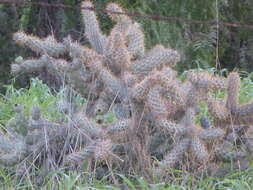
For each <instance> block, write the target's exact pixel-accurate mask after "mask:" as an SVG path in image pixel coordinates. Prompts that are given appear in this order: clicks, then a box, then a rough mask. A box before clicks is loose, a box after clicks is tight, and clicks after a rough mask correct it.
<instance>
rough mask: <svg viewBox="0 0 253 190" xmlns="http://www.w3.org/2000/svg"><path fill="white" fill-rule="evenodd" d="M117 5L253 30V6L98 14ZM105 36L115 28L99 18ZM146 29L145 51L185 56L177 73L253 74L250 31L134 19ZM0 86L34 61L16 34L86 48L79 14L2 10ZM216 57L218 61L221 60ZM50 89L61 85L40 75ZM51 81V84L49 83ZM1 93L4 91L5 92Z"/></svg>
mask: <svg viewBox="0 0 253 190" xmlns="http://www.w3.org/2000/svg"><path fill="white" fill-rule="evenodd" d="M29 1H31V2H39V1H40V2H47V3H64V4H67V5H77V6H78V5H80V2H81V1H80V0H29ZM110 1H113V2H117V3H120V4H121V5H122V6H123V7H125V8H126V9H127V10H129V11H138V12H140V13H143V14H154V15H162V16H175V17H182V18H188V19H196V20H202V21H210V20H219V21H224V22H232V23H240V24H242V25H246V24H247V25H253V19H252V18H253V1H252V0H244V1H240V0H229V1H228V0H213V1H209V0H202V1H196V0H188V1H185V0H177V1H175V0H148V1H146V0H145V1H144V0H129V1H125V0H96V1H94V3H95V5H96V7H97V8H100V7H101V8H102V7H104V6H105V4H106V3H108V2H110ZM99 19H100V21H101V25H102V30H103V31H104V32H107V31H108V30H109V29H110V28H111V26H112V24H113V23H111V21H110V20H109V18H108V17H107V16H106V15H105V14H102V13H100V14H99ZM136 19H137V20H138V22H140V23H141V24H142V25H143V28H144V32H145V38H146V44H147V46H148V47H147V48H149V47H151V46H153V45H154V44H157V43H162V44H163V45H165V46H170V47H172V48H175V49H177V50H178V51H179V52H180V54H181V56H182V59H181V63H180V64H179V67H178V70H179V71H184V70H188V69H190V68H196V67H201V68H210V67H217V66H218V67H219V69H222V68H227V69H228V70H229V71H231V70H233V69H234V68H235V67H237V68H239V69H242V70H244V71H247V72H251V71H252V68H253V65H252V64H251V62H252V60H253V35H252V30H248V29H244V28H228V27H224V26H221V25H220V26H219V27H217V26H215V25H205V24H198V25H197V24H187V23H183V22H162V21H156V20H150V19H144V18H136ZM0 21H1V22H0V34H1V35H0V44H1V47H0V52H1V56H0V70H1V71H4V72H0V86H2V85H1V84H6V83H10V81H9V79H10V78H11V76H10V74H9V73H10V72H9V65H10V63H11V62H12V61H14V59H15V58H16V57H17V56H19V55H21V56H23V57H27V56H34V55H31V52H30V51H27V50H26V49H24V48H20V47H17V46H16V45H15V44H14V43H13V41H12V39H11V37H12V33H13V32H16V31H17V30H20V29H21V30H24V31H26V32H27V33H33V34H35V35H38V36H41V37H45V36H47V35H49V34H54V35H55V36H56V38H57V39H59V40H61V39H62V38H63V37H65V36H66V35H68V34H70V35H71V36H72V37H73V38H74V39H76V40H78V41H81V42H83V43H85V42H86V39H85V37H84V35H83V26H82V22H81V18H80V14H79V11H76V10H72V9H61V8H57V9H56V8H45V7H38V6H25V7H18V6H14V5H0ZM217 55H218V56H217ZM40 76H41V77H42V78H43V79H47V80H46V81H47V82H48V83H49V84H50V85H51V86H52V85H54V86H57V85H58V84H59V81H53V80H52V79H54V78H52V76H49V74H48V73H47V72H46V71H45V72H43V74H40ZM20 77H21V78H20V79H22V80H21V81H22V83H18V84H17V85H19V86H22V87H24V86H26V85H28V80H27V79H28V77H27V76H20ZM49 81H50V82H49ZM1 90H2V91H3V89H1Z"/></svg>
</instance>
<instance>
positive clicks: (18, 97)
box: [0, 73, 253, 190]
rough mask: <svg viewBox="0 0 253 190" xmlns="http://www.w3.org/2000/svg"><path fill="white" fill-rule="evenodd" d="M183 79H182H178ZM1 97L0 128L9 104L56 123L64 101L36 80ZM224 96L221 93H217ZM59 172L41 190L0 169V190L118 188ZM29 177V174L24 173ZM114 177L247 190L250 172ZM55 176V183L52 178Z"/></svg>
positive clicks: (133, 183) (245, 87)
mask: <svg viewBox="0 0 253 190" xmlns="http://www.w3.org/2000/svg"><path fill="white" fill-rule="evenodd" d="M181 77H182V78H183V76H181ZM252 78H253V73H251V74H248V75H247V76H246V77H245V78H243V79H242V83H241V86H242V87H241V90H240V102H241V103H245V102H248V101H249V100H250V99H252V97H253V82H252ZM6 88H7V91H6V94H5V95H1V96H0V125H2V126H4V125H5V124H6V122H7V121H8V120H9V119H10V118H11V117H12V116H13V115H14V112H13V110H12V105H13V104H20V103H21V104H23V105H24V106H25V114H26V116H28V115H29V110H30V109H31V107H32V106H33V105H34V104H37V105H39V106H40V107H41V110H42V114H43V117H45V118H47V119H50V120H53V121H54V120H57V119H58V118H59V117H60V116H61V114H60V113H59V112H57V110H56V106H55V105H56V102H57V101H59V100H60V99H62V98H65V90H62V91H60V92H57V93H56V92H52V91H51V90H50V88H49V87H48V86H46V85H45V84H43V83H42V82H41V81H40V80H38V79H32V80H31V83H30V88H28V89H15V88H14V87H13V85H8V86H6ZM218 96H219V97H224V96H225V94H224V93H220V94H218ZM73 101H75V102H76V103H77V104H78V105H79V106H80V107H81V106H83V105H84V104H85V100H84V99H83V98H81V97H80V96H79V95H74V96H73ZM202 111H203V113H202V114H203V115H208V111H207V109H206V107H205V106H203V107H202ZM105 120H106V121H107V122H112V121H113V120H115V118H114V115H113V114H112V113H109V114H107V115H106V116H105ZM83 171H84V172H83V173H81V172H63V171H53V172H52V173H50V174H49V175H48V176H47V180H46V183H44V184H43V186H42V187H38V186H34V185H32V184H31V181H29V178H27V180H26V182H25V184H18V185H15V172H13V171H11V170H7V169H4V168H0V190H2V189H3V190H9V189H20V190H21V189H22V190H24V189H35V190H37V189H53V188H55V187H57V188H56V189H59V190H72V189H73V190H74V189H77V190H78V189H80V190H81V189H102V190H103V189H104V190H107V189H120V188H117V187H114V186H112V185H111V183H110V182H108V181H107V180H106V176H105V177H104V179H102V180H96V179H95V178H94V177H93V176H92V174H89V173H87V172H85V171H86V170H85V169H84V170H83ZM28 175H30V176H32V174H28ZM114 175H115V176H116V177H117V178H118V179H119V180H120V181H121V182H123V183H124V184H125V185H126V187H127V188H128V189H144V190H145V189H147V190H149V189H157V190H158V189H159V190H165V189H166V190H233V189H242V190H251V189H252V187H253V169H252V168H251V169H250V168H249V169H248V170H247V171H244V172H239V173H238V172H237V173H231V174H229V175H228V176H227V177H226V178H205V179H202V180H199V179H196V178H195V177H193V176H191V175H178V176H177V177H174V178H173V179H171V181H170V182H167V183H159V182H158V181H157V182H153V183H152V184H150V183H149V182H148V181H147V180H145V179H144V178H143V177H140V176H131V177H129V176H128V177H126V176H123V175H121V174H117V173H114ZM56 176H57V180H55V179H56Z"/></svg>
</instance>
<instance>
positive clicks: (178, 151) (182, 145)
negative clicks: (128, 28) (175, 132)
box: [160, 138, 191, 168]
mask: <svg viewBox="0 0 253 190" xmlns="http://www.w3.org/2000/svg"><path fill="white" fill-rule="evenodd" d="M190 142H191V140H190V139H188V138H184V139H182V140H181V141H180V142H179V143H178V144H176V145H175V146H174V148H173V149H172V150H171V151H170V152H169V153H168V154H167V155H166V156H165V157H164V159H163V161H161V162H160V167H162V168H173V167H174V166H175V165H176V163H177V162H179V161H181V159H182V157H183V154H184V153H185V152H186V151H187V149H188V147H189V145H190Z"/></svg>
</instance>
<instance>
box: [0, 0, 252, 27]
mask: <svg viewBox="0 0 253 190" xmlns="http://www.w3.org/2000/svg"><path fill="white" fill-rule="evenodd" d="M0 4H10V5H15V6H20V7H21V6H30V5H33V6H41V7H51V8H63V9H86V10H91V11H95V12H102V13H111V14H123V15H128V16H130V17H140V18H144V19H152V20H157V21H163V22H182V23H188V24H205V25H222V26H226V27H233V28H243V29H248V30H253V25H242V24H240V23H229V22H222V21H202V20H194V19H188V18H182V17H169V16H161V15H153V14H152V15H151V14H141V13H139V12H135V11H134V12H133V11H132V12H118V11H111V10H106V9H102V8H93V7H81V6H72V5H66V4H62V3H54V4H53V3H46V2H30V1H17V0H0Z"/></svg>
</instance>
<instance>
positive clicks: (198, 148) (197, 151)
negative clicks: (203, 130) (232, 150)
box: [191, 136, 209, 163]
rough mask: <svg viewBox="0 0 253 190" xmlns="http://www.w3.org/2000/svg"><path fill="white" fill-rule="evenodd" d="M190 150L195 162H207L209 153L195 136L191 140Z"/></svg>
mask: <svg viewBox="0 0 253 190" xmlns="http://www.w3.org/2000/svg"><path fill="white" fill-rule="evenodd" d="M191 150H192V153H193V155H194V156H195V158H196V159H197V161H199V162H201V163H205V162H207V161H208V160H209V153H208V151H207V149H206V147H205V145H204V144H203V143H202V142H201V141H200V139H199V138H198V137H197V136H195V137H193V138H192V139H191Z"/></svg>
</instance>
